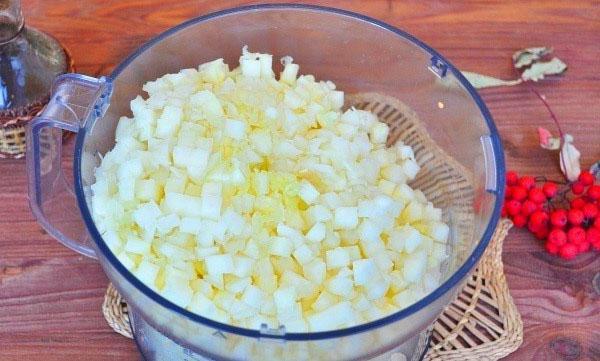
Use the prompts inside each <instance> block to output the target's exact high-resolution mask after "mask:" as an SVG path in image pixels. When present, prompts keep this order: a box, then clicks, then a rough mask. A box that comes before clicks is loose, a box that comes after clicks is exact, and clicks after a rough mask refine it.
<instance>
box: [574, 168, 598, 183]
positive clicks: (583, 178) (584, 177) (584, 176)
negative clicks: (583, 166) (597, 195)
mask: <svg viewBox="0 0 600 361" xmlns="http://www.w3.org/2000/svg"><path fill="white" fill-rule="evenodd" d="M578 180H579V181H580V182H581V183H582V184H583V185H584V186H591V185H592V184H594V175H593V174H592V173H590V172H589V171H587V170H584V171H583V172H581V173H579V178H578Z"/></svg>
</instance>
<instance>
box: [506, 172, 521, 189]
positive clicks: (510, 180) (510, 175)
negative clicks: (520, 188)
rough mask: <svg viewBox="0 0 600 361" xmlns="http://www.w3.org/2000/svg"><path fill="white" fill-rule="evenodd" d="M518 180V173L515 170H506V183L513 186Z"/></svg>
mask: <svg viewBox="0 0 600 361" xmlns="http://www.w3.org/2000/svg"><path fill="white" fill-rule="evenodd" d="M518 182H519V175H518V174H517V172H515V171H512V170H511V171H508V172H506V184H508V185H509V186H515V185H517V183H518Z"/></svg>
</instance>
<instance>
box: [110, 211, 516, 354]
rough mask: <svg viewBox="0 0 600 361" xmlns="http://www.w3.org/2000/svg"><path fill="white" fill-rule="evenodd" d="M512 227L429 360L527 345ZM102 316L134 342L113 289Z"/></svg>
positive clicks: (504, 224) (438, 333) (490, 251)
mask: <svg viewBox="0 0 600 361" xmlns="http://www.w3.org/2000/svg"><path fill="white" fill-rule="evenodd" d="M511 227H512V223H511V222H510V221H509V220H505V219H503V220H502V221H501V222H500V223H499V224H498V228H497V229H496V232H495V233H494V236H493V238H492V241H491V242H490V245H489V247H488V248H487V250H486V252H485V254H484V256H483V258H482V259H481V261H480V262H479V265H478V266H477V268H476V269H475V270H474V272H473V273H472V275H471V276H470V278H469V280H468V281H467V284H466V285H465V287H464V288H463V290H462V292H461V293H460V294H459V295H458V296H457V298H456V299H455V300H454V302H452V303H451V304H450V305H449V306H448V307H446V309H445V310H444V312H443V313H442V314H441V315H440V317H439V318H438V319H437V321H436V322H435V323H434V324H433V330H432V334H431V342H430V344H429V350H428V352H427V354H426V356H425V360H428V361H430V360H431V361H432V360H498V359H500V358H502V357H504V356H506V355H508V354H510V353H511V352H513V351H515V350H516V349H517V348H518V347H519V346H520V345H521V343H522V342H523V323H522V322H521V315H519V312H518V311H517V309H516V307H515V304H514V303H513V300H512V297H511V296H510V293H509V292H508V285H507V284H506V278H505V276H504V271H503V266H502V243H503V241H504V237H506V234H507V232H508V230H509V229H510V228H511ZM102 312H103V313H104V317H105V318H106V321H107V322H108V324H109V325H110V327H111V328H112V329H113V330H115V332H118V333H120V334H121V335H123V336H126V337H128V338H133V335H132V334H131V328H130V326H129V314H128V312H127V304H126V303H125V301H124V300H123V299H122V298H121V295H119V293H118V292H117V290H116V289H115V288H114V287H113V285H112V284H110V285H109V286H108V289H107V291H106V295H105V296H104V303H103V304H102Z"/></svg>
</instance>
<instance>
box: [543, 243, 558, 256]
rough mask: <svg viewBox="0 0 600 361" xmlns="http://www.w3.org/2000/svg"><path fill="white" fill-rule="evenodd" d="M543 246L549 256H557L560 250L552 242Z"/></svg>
mask: <svg viewBox="0 0 600 361" xmlns="http://www.w3.org/2000/svg"><path fill="white" fill-rule="evenodd" d="M544 246H545V247H546V251H548V253H550V254H558V250H559V249H560V247H559V246H558V245H556V244H555V243H552V242H546V243H545V244H544Z"/></svg>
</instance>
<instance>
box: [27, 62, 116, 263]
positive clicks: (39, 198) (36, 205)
mask: <svg viewBox="0 0 600 361" xmlns="http://www.w3.org/2000/svg"><path fill="white" fill-rule="evenodd" d="M110 90H111V84H110V82H109V81H107V80H105V79H103V78H101V79H96V78H92V77H88V76H85V75H80V74H64V75H61V76H59V77H57V78H56V80H55V81H54V84H53V86H52V94H51V97H50V101H49V102H48V104H47V105H46V107H45V108H44V110H43V111H42V112H41V113H40V114H39V115H38V116H37V117H35V118H33V119H32V121H31V122H30V123H29V125H28V127H27V151H26V157H27V174H28V185H29V206H30V207H31V211H32V212H33V214H34V216H35V217H36V219H37V221H38V222H39V223H40V224H41V226H42V227H43V228H44V229H45V230H46V231H47V232H48V233H49V234H50V235H51V236H53V237H54V238H56V239H57V240H58V241H59V242H61V243H62V244H64V245H65V246H67V247H69V248H71V249H72V250H74V251H76V252H79V253H81V254H83V255H85V256H88V257H92V258H97V257H96V253H95V251H94V248H93V247H92V244H91V241H90V238H89V235H88V233H87V231H86V229H85V225H84V224H83V221H82V218H81V214H80V213H79V207H78V204H77V199H76V197H75V192H74V191H73V185H72V180H73V176H71V177H70V179H69V178H67V177H65V172H63V169H62V162H61V160H62V157H61V153H62V139H63V131H69V132H74V133H77V132H78V131H79V129H80V128H82V127H83V124H84V122H85V120H86V119H87V118H88V117H89V116H90V115H95V116H99V115H100V116H101V115H103V112H104V111H105V108H106V104H108V99H109V97H110ZM94 113H95V114H94Z"/></svg>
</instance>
